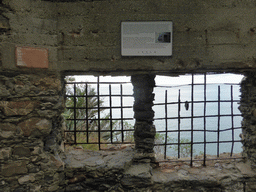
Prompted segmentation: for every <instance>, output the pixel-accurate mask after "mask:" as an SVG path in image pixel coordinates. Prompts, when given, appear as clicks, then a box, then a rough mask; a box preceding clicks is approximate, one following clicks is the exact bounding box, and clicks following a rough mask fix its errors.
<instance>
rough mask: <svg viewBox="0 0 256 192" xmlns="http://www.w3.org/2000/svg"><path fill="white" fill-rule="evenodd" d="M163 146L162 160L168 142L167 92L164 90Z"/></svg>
mask: <svg viewBox="0 0 256 192" xmlns="http://www.w3.org/2000/svg"><path fill="white" fill-rule="evenodd" d="M164 106H165V145H164V159H166V153H167V140H168V122H167V117H168V114H167V90H165V103H164Z"/></svg>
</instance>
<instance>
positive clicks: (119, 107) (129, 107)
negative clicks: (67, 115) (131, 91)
mask: <svg viewBox="0 0 256 192" xmlns="http://www.w3.org/2000/svg"><path fill="white" fill-rule="evenodd" d="M100 108H101V109H102V110H103V109H121V108H126V109H131V108H133V107H132V106H123V107H121V106H116V107H112V106H111V107H100ZM66 109H86V107H66ZM87 109H98V107H88V108H87Z"/></svg>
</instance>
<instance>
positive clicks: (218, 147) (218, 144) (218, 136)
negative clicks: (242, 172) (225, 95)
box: [217, 86, 220, 157]
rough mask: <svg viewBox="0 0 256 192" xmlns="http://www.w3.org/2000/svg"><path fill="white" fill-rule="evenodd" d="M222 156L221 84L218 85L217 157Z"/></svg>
mask: <svg viewBox="0 0 256 192" xmlns="http://www.w3.org/2000/svg"><path fill="white" fill-rule="evenodd" d="M219 156H220V86H218V135H217V157H219Z"/></svg>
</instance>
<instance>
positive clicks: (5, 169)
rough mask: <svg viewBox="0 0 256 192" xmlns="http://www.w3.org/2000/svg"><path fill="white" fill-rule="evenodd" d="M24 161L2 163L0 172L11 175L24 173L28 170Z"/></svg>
mask: <svg viewBox="0 0 256 192" xmlns="http://www.w3.org/2000/svg"><path fill="white" fill-rule="evenodd" d="M26 164H27V162H26V161H21V162H13V163H9V164H4V165H2V168H1V169H2V170H1V174H2V175H3V176H7V177H9V176H13V175H18V174H24V173H27V172H28V169H27V166H26Z"/></svg>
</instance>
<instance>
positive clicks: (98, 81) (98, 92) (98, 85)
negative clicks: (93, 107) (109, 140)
mask: <svg viewBox="0 0 256 192" xmlns="http://www.w3.org/2000/svg"><path fill="white" fill-rule="evenodd" d="M97 99H98V144H99V150H100V77H99V76H98V77H97Z"/></svg>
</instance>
